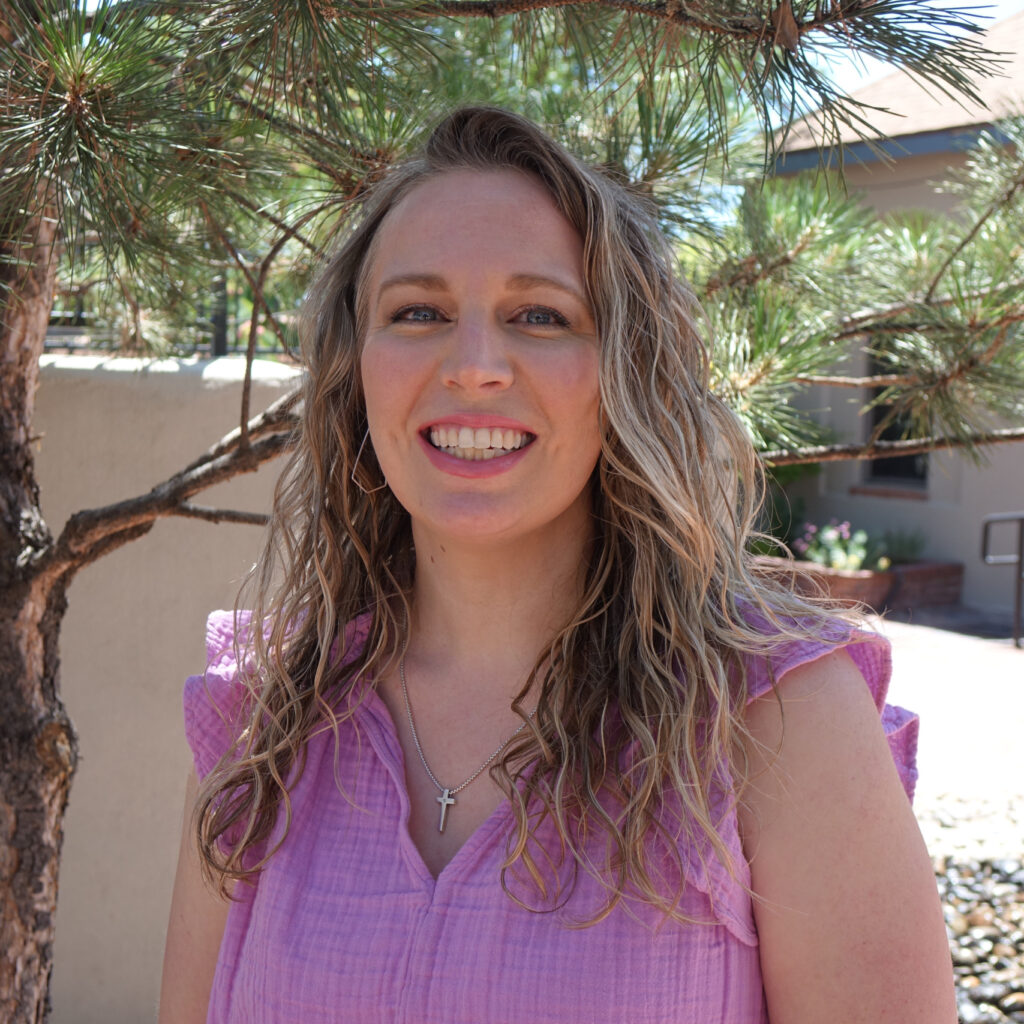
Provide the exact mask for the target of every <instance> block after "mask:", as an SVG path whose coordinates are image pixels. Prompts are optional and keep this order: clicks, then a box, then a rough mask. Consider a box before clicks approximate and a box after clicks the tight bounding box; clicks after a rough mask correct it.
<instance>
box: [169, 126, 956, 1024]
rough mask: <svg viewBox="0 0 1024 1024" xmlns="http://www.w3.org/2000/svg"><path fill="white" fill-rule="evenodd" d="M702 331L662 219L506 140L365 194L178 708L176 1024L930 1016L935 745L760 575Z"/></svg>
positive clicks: (883, 1020) (742, 473) (545, 150)
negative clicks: (919, 772)
mask: <svg viewBox="0 0 1024 1024" xmlns="http://www.w3.org/2000/svg"><path fill="white" fill-rule="evenodd" d="M696 319H697V318H696V310H695V309H694V306H693V303H692V300H691V297H690V295H689V292H688V291H687V289H686V287H685V285H684V283H683V282H682V281H681V280H680V279H679V277H678V276H677V275H676V272H675V268H674V260H673V257H672V253H671V250H670V248H669V246H668V244H667V242H666V241H665V239H664V238H663V237H662V235H661V234H660V232H659V230H658V227H657V224H656V222H655V220H654V218H653V216H652V213H651V211H650V210H649V209H647V208H646V206H645V205H644V204H643V201H642V200H640V199H638V198H637V197H636V196H634V195H633V194H632V193H630V192H629V191H628V190H627V189H625V188H623V187H622V186H621V185H619V184H616V183H614V182H612V181H610V180H608V179H606V178H605V177H603V176H602V175H601V174H600V173H598V172H597V171H595V170H592V169H590V168H587V167H585V166H583V165H582V164H580V163H579V162H577V161H576V160H575V159H574V158H573V157H572V156H571V155H570V154H568V153H567V152H566V151H565V150H563V149H562V148H561V147H559V146H558V145H557V144H556V143H554V142H553V141H552V140H551V139H550V138H549V137H548V136H546V135H545V134H544V133H543V132H541V131H540V130H539V129H538V128H537V127H536V126H534V125H532V124H530V123H529V122H528V121H525V120H524V119H522V118H520V117H517V116H515V115H513V114H509V113H507V112H504V111H499V110H492V109H485V108H474V109H466V110H461V111H456V112H454V113H453V114H451V115H450V116H449V117H448V118H446V119H445V120H444V121H443V122H442V123H441V124H440V125H439V126H438V127H437V128H436V129H435V131H434V132H433V134H432V135H431V136H430V138H429V140H428V142H427V144H426V147H425V149H424V151H423V152H422V153H421V154H420V155H419V156H418V157H416V158H415V159H413V160H411V161H409V162H408V163H406V164H404V165H402V166H401V167H398V168H396V169H394V170H393V171H391V172H390V173H389V174H388V175H387V176H386V177H385V178H384V179H383V180H382V181H381V182H380V183H379V184H378V185H377V186H376V187H375V189H374V191H373V193H372V195H370V196H369V197H368V198H367V200H366V203H365V207H364V211H363V216H362V219H361V221H360V222H359V224H358V225H357V226H356V227H355V228H354V230H353V231H352V232H351V233H350V235H349V236H348V237H347V238H346V239H345V241H344V243H343V245H342V247H341V249H340V250H339V252H338V253H337V255H336V256H335V257H334V258H333V259H332V260H331V262H330V263H329V265H328V266H327V268H326V269H325V272H324V274H323V276H322V278H321V281H320V283H319V285H318V286H317V287H316V288H315V289H314V291H313V293H312V300H311V305H310V309H309V314H308V321H307V329H306V335H305V353H306V359H307V362H308V366H309V376H308V383H307V390H306V398H305V403H304V425H303V434H302V438H301V442H300V444H299V446H298V448H297V451H296V453H295V455H294V458H293V460H292V463H291V465H290V467H289V470H288V472H287V473H286V475H285V477H284V478H283V480H282V483H281V485H280V488H279V492H278V495H277V499H276V504H275V512H274V520H273V524H272V527H271V530H270V534H269V537H268V543H267V548H266V551H265V554H264V557H263V558H262V560H261V562H260V563H259V565H258V567H257V570H256V574H255V577H254V582H255V590H254V595H253V597H254V599H253V610H252V612H251V613H250V612H240V611H236V612H234V613H220V614H218V615H215V616H213V617H211V620H210V630H209V647H210V663H209V665H208V667H207V671H206V673H205V675H203V676H196V677H193V678H192V679H190V680H189V682H188V684H187V686H186V693H185V709H186V732H187V735H188V738H189V741H190V743H191V745H192V748H193V751H194V753H195V763H196V778H193V779H192V780H191V782H190V789H189V794H190V795H189V799H190V801H194V803H193V806H194V817H193V819H192V821H193V825H192V826H191V827H189V828H186V833H185V836H184V839H183V846H182V855H181V861H180V866H179V872H178V878H177V881H176V885H175V897H174V905H173V908H172V918H171V925H170V929H169V932H168V945H167V954H166V959H165V975H164V978H165V984H164V991H163V996H162V1001H161V1020H162V1021H163V1022H164V1024H167V1022H172V1021H192V1020H197V1021H199V1020H206V1019H208V1020H210V1021H245V1022H260V1021H268V1022H269V1021H295V1020H302V1021H304V1022H313V1024H316V1022H321V1021H333V1020H344V1021H346V1022H349V1021H356V1022H360V1021H380V1022H385V1021H398V1020H409V1021H417V1022H423V1021H437V1022H456V1021H465V1022H475V1024H482V1022H483V1024H486V1022H520V1021H521V1022H526V1021H529V1022H543V1021H549V1022H570V1024H571V1022H575V1021H580V1022H583V1021H587V1022H596V1021H609V1022H622V1021H630V1022H631V1024H643V1022H650V1024H668V1022H678V1024H765V1022H767V1021H771V1022H773V1024H782V1022H786V1024H811V1022H814V1024H820V1022H821V1021H823V1020H837V1021H843V1022H850V1024H857V1022H864V1024H867V1022H871V1024H895V1022H897V1021H898V1022H900V1024H925V1022H927V1024H952V1022H953V1021H954V1020H955V1013H954V1010H953V996H952V977H951V971H950V965H949V959H948V953H947V951H946V946H945V933H944V929H943V925H942V919H941V915H940V911H939V906H938V899H937V896H936V893H935V890H934V883H933V881H932V874H931V866H930V863H929V860H928V857H927V854H926V852H925V850H924V847H923V844H922V843H921V839H920V835H919V834H918V832H917V830H916V825H915V823H914V819H913V815H912V813H911V810H910V805H909V802H908V800H907V795H906V792H905V791H909V790H910V789H911V788H912V784H913V778H914V771H913V741H914V736H915V728H916V721H915V720H914V718H913V716H911V715H909V714H907V713H906V712H903V711H900V710H899V709H893V708H886V707H884V696H885V689H886V685H887V682H888V664H889V663H888V651H887V648H886V646H885V644H884V641H882V640H881V639H880V638H878V637H876V636H874V635H871V634H868V633H866V632H863V631H861V630H859V629H858V628H857V627H856V624H853V623H852V622H851V621H850V620H849V619H846V620H842V619H838V618H835V617H834V616H833V615H832V613H830V612H829V611H828V609H826V608H824V607H822V606H820V605H816V604H814V603H813V602H809V601H807V600H805V599H804V598H801V597H800V596H798V595H794V594H793V593H790V592H789V591H787V590H786V589H784V588H782V587H781V586H779V585H778V584H777V583H775V582H773V580H772V578H770V577H766V576H764V575H763V574H760V573H759V571H758V567H757V563H756V561H755V560H754V559H753V558H752V557H751V556H749V555H748V554H747V543H746V542H747V539H748V537H749V535H750V532H751V529H752V523H753V521H754V515H755V512H756V508H757V501H758V498H759V493H760V492H759V485H758V481H759V467H758V465H757V462H756V458H755V456H754V453H753V450H752V448H751V445H750V443H749V441H748V440H747V438H746V437H745V435H744V434H743V431H742V429H741V428H740V426H739V425H738V424H737V422H736V421H735V419H734V418H733V417H732V415H731V414H730V413H729V412H728V411H727V410H726V409H725V408H724V406H723V405H722V404H721V403H720V402H719V401H718V400H717V399H716V398H715V397H714V396H713V395H712V394H710V392H709V391H708V386H707V381H708V367H707V362H706V357H705V352H704V348H703V346H702V344H701V341H700V339H699V337H698V334H697V331H696V329H695V322H696ZM197 784H198V793H196V788H197ZM196 837H198V856H196V854H195V852H194V849H195V845H196V844H195V839H196ZM204 878H205V879H206V880H207V881H212V882H214V883H216V885H215V888H217V889H219V890H220V893H221V894H226V893H227V892H228V891H229V890H230V891H231V895H232V896H233V900H232V901H231V903H230V906H228V904H227V903H225V902H224V901H223V900H222V899H221V898H220V896H219V895H218V894H217V893H216V892H214V891H212V890H211V889H208V888H206V885H205V883H204Z"/></svg>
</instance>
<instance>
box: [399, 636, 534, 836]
mask: <svg viewBox="0 0 1024 1024" xmlns="http://www.w3.org/2000/svg"><path fill="white" fill-rule="evenodd" d="M406 647H408V638H406V645H405V647H403V648H402V657H401V658H400V659H399V662H398V678H399V679H400V680H401V682H402V697H403V698H404V700H405V714H406V717H407V718H408V719H409V729H410V731H411V732H412V741H413V743H414V744H415V745H416V753H417V754H419V755H420V761H422V762H423V767H424V768H425V769H426V772H427V775H429V776H430V781H431V782H432V783H433V784H434V785H435V786H437V788H438V789H439V790H440V791H441V795H440V796H439V797H438V798H437V802H438V803H439V804H440V805H441V820H440V821H439V822H438V826H437V831H438V832H443V831H444V826H445V824H446V822H447V820H448V808H449V807H452V806H454V804H455V794H456V793H461V792H462V791H463V790H464V789H465V788H466V787H467V786H468V785H469V784H470V783H471V782H475V781H476V780H477V779H478V778H479V777H480V776H481V775H482V774H483V772H484V770H485V769H486V768H488V767H490V765H491V762H492V761H493V760H494V759H495V758H496V757H497V756H498V755H499V754H500V753H501V752H502V751H503V750H504V749H505V748H506V747H507V746H508V745H509V744H510V743H511V742H512V741H513V740H514V739H515V738H516V737H517V736H518V735H519V734H520V733H521V732H522V731H523V730H524V729H525V728H526V727H527V725H529V723H530V720H531V719H532V718H533V716H534V715H535V714H537V709H536V708H534V709H533V710H532V711H531V712H530V714H529V716H528V717H527V719H526V721H525V722H523V724H522V725H521V726H519V728H518V729H516V731H515V732H514V733H512V735H511V736H509V737H508V739H506V740H504V741H503V742H502V744H501V746H499V747H498V749H497V750H495V751H494V753H493V754H491V756H490V757H489V758H487V760H486V761H484V763H483V764H482V765H480V767H479V768H477V770H476V771H475V772H473V774H472V775H470V777H469V778H468V779H466V780H465V781H464V782H461V783H459V785H457V786H445V785H443V784H442V783H440V782H438V781H437V776H436V775H435V774H434V773H433V772H432V771H431V770H430V765H429V764H427V758H426V755H425V754H424V753H423V747H421V746H420V738H419V736H418V735H417V734H416V723H415V722H414V721H413V720H412V704H410V703H409V690H408V688H407V687H406V685H405V651H406Z"/></svg>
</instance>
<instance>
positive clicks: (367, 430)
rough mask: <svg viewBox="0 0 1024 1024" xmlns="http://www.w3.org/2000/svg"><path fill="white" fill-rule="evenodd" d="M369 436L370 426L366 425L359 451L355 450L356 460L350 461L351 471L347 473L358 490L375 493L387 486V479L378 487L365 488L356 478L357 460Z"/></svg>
mask: <svg viewBox="0 0 1024 1024" xmlns="http://www.w3.org/2000/svg"><path fill="white" fill-rule="evenodd" d="M369 436H370V428H369V427H367V428H366V433H364V434H363V439H362V441H360V443H359V451H357V452H356V461H355V462H353V463H352V472H351V473H349V479H350V480H351V481H352V483H354V484H355V485H356V487H358V488H359V490H361V491H362V492H363V494H376V493H377V491H383V490H384V488H385V487H387V485H388V482H387V480H385V481H384V483H382V484H381V485H380V486H379V487H370V488H366V487H364V486H363V485H362V484H361V483H360V482H359V481H358V480H357V479H356V470H357V469H358V468H359V460H360V459H361V458H362V457H363V449H364V448H365V447H366V439H367V438H368V437H369Z"/></svg>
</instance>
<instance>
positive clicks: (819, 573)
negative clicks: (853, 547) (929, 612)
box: [756, 555, 964, 612]
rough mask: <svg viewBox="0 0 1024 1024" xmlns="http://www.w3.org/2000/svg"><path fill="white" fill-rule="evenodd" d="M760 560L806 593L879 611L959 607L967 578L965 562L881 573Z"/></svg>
mask: <svg viewBox="0 0 1024 1024" xmlns="http://www.w3.org/2000/svg"><path fill="white" fill-rule="evenodd" d="M756 561H757V563H758V564H759V565H760V566H761V567H762V568H763V569H765V570H766V571H769V572H777V573H780V574H785V575H787V576H792V577H794V584H795V586H796V588H797V589H798V590H802V591H803V592H804V593H807V594H819V595H820V594H824V595H827V596H828V597H830V598H831V599H832V600H833V601H836V602H838V603H839V604H845V605H866V606H867V607H868V608H871V609H873V610H874V611H876V612H881V611H883V610H884V609H885V608H892V609H899V610H900V611H906V610H908V609H912V608H923V607H927V606H931V605H945V604H958V603H959V601H960V590H961V587H962V585H963V578H964V567H963V564H962V563H961V562H911V563H909V564H907V565H894V566H893V567H892V568H891V569H887V570H886V571H885V572H878V571H876V570H873V569H826V568H825V567H824V566H821V565H815V564H814V563H813V562H790V561H788V560H787V559H785V558H774V557H772V556H770V555H762V556H759V557H758V558H757V559H756Z"/></svg>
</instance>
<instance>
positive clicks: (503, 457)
mask: <svg viewBox="0 0 1024 1024" xmlns="http://www.w3.org/2000/svg"><path fill="white" fill-rule="evenodd" d="M366 303H367V310H368V321H367V331H366V337H365V339H364V344H363V351H362V356H361V371H362V381H363V388H364V391H365V395H366V407H367V415H368V418H369V424H370V435H371V439H372V442H373V446H374V449H375V451H376V454H377V458H378V460H379V462H380V465H381V468H382V469H383V471H384V474H385V477H386V478H387V481H388V484H389V486H390V487H391V489H392V491H393V492H394V494H395V496H396V497H397V498H398V500H399V501H400V502H401V503H402V505H403V506H404V507H405V508H406V509H407V510H408V511H409V513H410V515H411V517H412V520H413V526H414V531H419V532H421V533H422V532H423V531H430V532H432V533H435V534H439V535H443V536H444V537H446V538H448V539H449V542H457V541H459V540H462V541H471V542H474V543H479V542H483V541H491V542H499V541H500V542H507V541H510V540H512V539H519V540H520V541H522V540H524V539H525V538H527V537H531V538H533V539H538V538H540V537H544V538H545V539H546V541H547V542H557V541H556V538H557V537H559V536H563V535H566V534H567V532H568V531H575V532H576V534H577V535H578V534H579V533H580V531H581V530H582V531H585V530H586V528H587V525H588V523H589V494H588V486H587V485H588V481H589V479H590V476H591V473H592V471H593V469H594V466H595V464H596V462H597V458H598V454H599V452H600V446H601V433H600V426H599V415H598V413H599V397H598V365H599V350H598V341H597V335H596V330H595V325H594V318H593V313H592V311H591V309H590V304H589V300H588V298H587V288H586V282H585V277H584V269H583V243H582V240H581V239H580V237H579V235H578V234H577V232H576V231H575V229H574V228H573V227H572V225H571V224H570V223H569V222H568V221H567V220H566V219H565V217H564V216H563V215H562V214H561V213H560V212H559V210H558V208H557V207H556V206H555V204H554V202H553V200H552V199H551V197H550V196H549V194H548V193H547V191H546V190H545V189H544V187H543V186H542V185H541V183H540V182H539V181H537V180H535V179H533V178H532V177H529V176H527V175H525V174H522V173H519V172H516V171H474V170H459V171H451V172H448V173H446V174H443V175H441V176H439V177H437V178H433V179H430V180H428V181H426V182H424V183H423V184H421V185H419V186H417V187H416V188H414V189H413V190H412V191H411V192H410V193H409V195H407V196H406V197H405V198H404V199H403V200H402V201H401V202H400V203H399V204H398V206H397V207H396V208H395V209H394V210H393V211H392V212H391V213H390V214H389V215H388V217H387V218H386V219H385V221H384V223H383V225H382V226H381V229H380V233H379V235H378V238H377V244H376V254H375V258H374V261H373V264H372V267H371V268H370V272H369V273H368V275H367V281H366Z"/></svg>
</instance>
